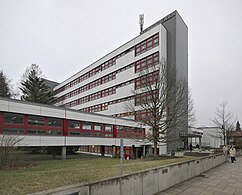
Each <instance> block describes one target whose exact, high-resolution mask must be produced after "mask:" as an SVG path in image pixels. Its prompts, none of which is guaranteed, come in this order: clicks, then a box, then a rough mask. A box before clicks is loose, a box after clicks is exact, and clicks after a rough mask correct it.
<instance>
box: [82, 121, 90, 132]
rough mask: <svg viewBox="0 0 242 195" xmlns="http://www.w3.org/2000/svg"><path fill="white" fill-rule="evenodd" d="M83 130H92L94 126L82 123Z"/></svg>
mask: <svg viewBox="0 0 242 195" xmlns="http://www.w3.org/2000/svg"><path fill="white" fill-rule="evenodd" d="M82 129H84V130H92V124H91V123H87V122H83V123H82Z"/></svg>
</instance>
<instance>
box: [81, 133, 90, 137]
mask: <svg viewBox="0 0 242 195" xmlns="http://www.w3.org/2000/svg"><path fill="white" fill-rule="evenodd" d="M82 136H83V137H92V133H90V132H82Z"/></svg>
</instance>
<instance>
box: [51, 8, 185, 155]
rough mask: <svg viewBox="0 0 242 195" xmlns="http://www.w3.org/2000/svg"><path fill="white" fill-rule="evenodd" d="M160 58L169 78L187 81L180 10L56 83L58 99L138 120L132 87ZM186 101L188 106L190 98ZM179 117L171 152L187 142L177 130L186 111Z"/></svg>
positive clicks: (182, 129) (68, 104)
mask: <svg viewBox="0 0 242 195" xmlns="http://www.w3.org/2000/svg"><path fill="white" fill-rule="evenodd" d="M161 60H165V61H166V63H167V68H168V80H175V81H176V80H178V79H183V80H185V81H186V83H187V81H188V28H187V26H186V24H185V23H184V21H183V20H182V18H181V17H180V15H179V14H178V12H177V11H174V12H172V13H171V14H169V15H167V16H166V17H164V18H162V19H161V20H159V21H158V22H156V23H155V24H153V25H151V26H150V27H148V28H146V29H144V30H143V31H142V32H141V33H140V35H138V36H137V37H135V38H134V39H132V40H130V41H128V42H127V43H125V44H124V45H122V46H120V47H119V48H117V49H115V50H114V51H112V52H110V53H109V54H107V55H105V56H104V57H102V58H101V59H99V60H97V61H96V62H94V63H93V64H91V65H89V66H87V67H86V68H84V69H83V70H81V71H80V72H78V73H76V74H75V75H73V76H72V77H70V78H68V79H66V80H65V81H63V82H62V83H60V84H59V85H58V86H56V87H55V88H54V90H55V94H56V97H57V99H58V102H57V103H56V105H57V106H63V107H66V108H71V109H75V110H81V111H86V112H98V113H101V114H104V115H112V116H116V117H129V118H133V119H134V120H135V119H136V117H137V115H139V114H140V115H142V110H139V107H138V106H137V113H136V115H135V116H131V112H129V111H128V110H127V109H126V108H125V106H124V104H125V102H127V101H131V102H132V101H133V103H134V104H135V100H134V99H135V98H134V94H133V93H132V91H133V90H138V89H139V88H142V79H141V76H140V72H141V71H142V70H145V69H147V68H149V67H155V66H160V64H161ZM154 74H155V70H154ZM184 102H185V104H184V109H186V108H187V99H185V100H184ZM181 123H183V124H182V125H178V126H177V127H175V128H174V129H172V130H171V131H170V132H172V135H173V136H174V140H175V141H174V142H172V143H168V145H167V151H168V152H171V151H172V150H176V149H177V148H181V147H183V142H186V140H182V139H180V137H179V134H180V133H186V132H187V129H188V117H187V114H185V115H184V120H182V122H181Z"/></svg>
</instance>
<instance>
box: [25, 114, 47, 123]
mask: <svg viewBox="0 0 242 195" xmlns="http://www.w3.org/2000/svg"><path fill="white" fill-rule="evenodd" d="M44 123H45V122H44V117H41V116H28V124H29V125H44Z"/></svg>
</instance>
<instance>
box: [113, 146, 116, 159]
mask: <svg viewBox="0 0 242 195" xmlns="http://www.w3.org/2000/svg"><path fill="white" fill-rule="evenodd" d="M112 149H113V152H112V157H113V158H115V157H116V146H115V145H112Z"/></svg>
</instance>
